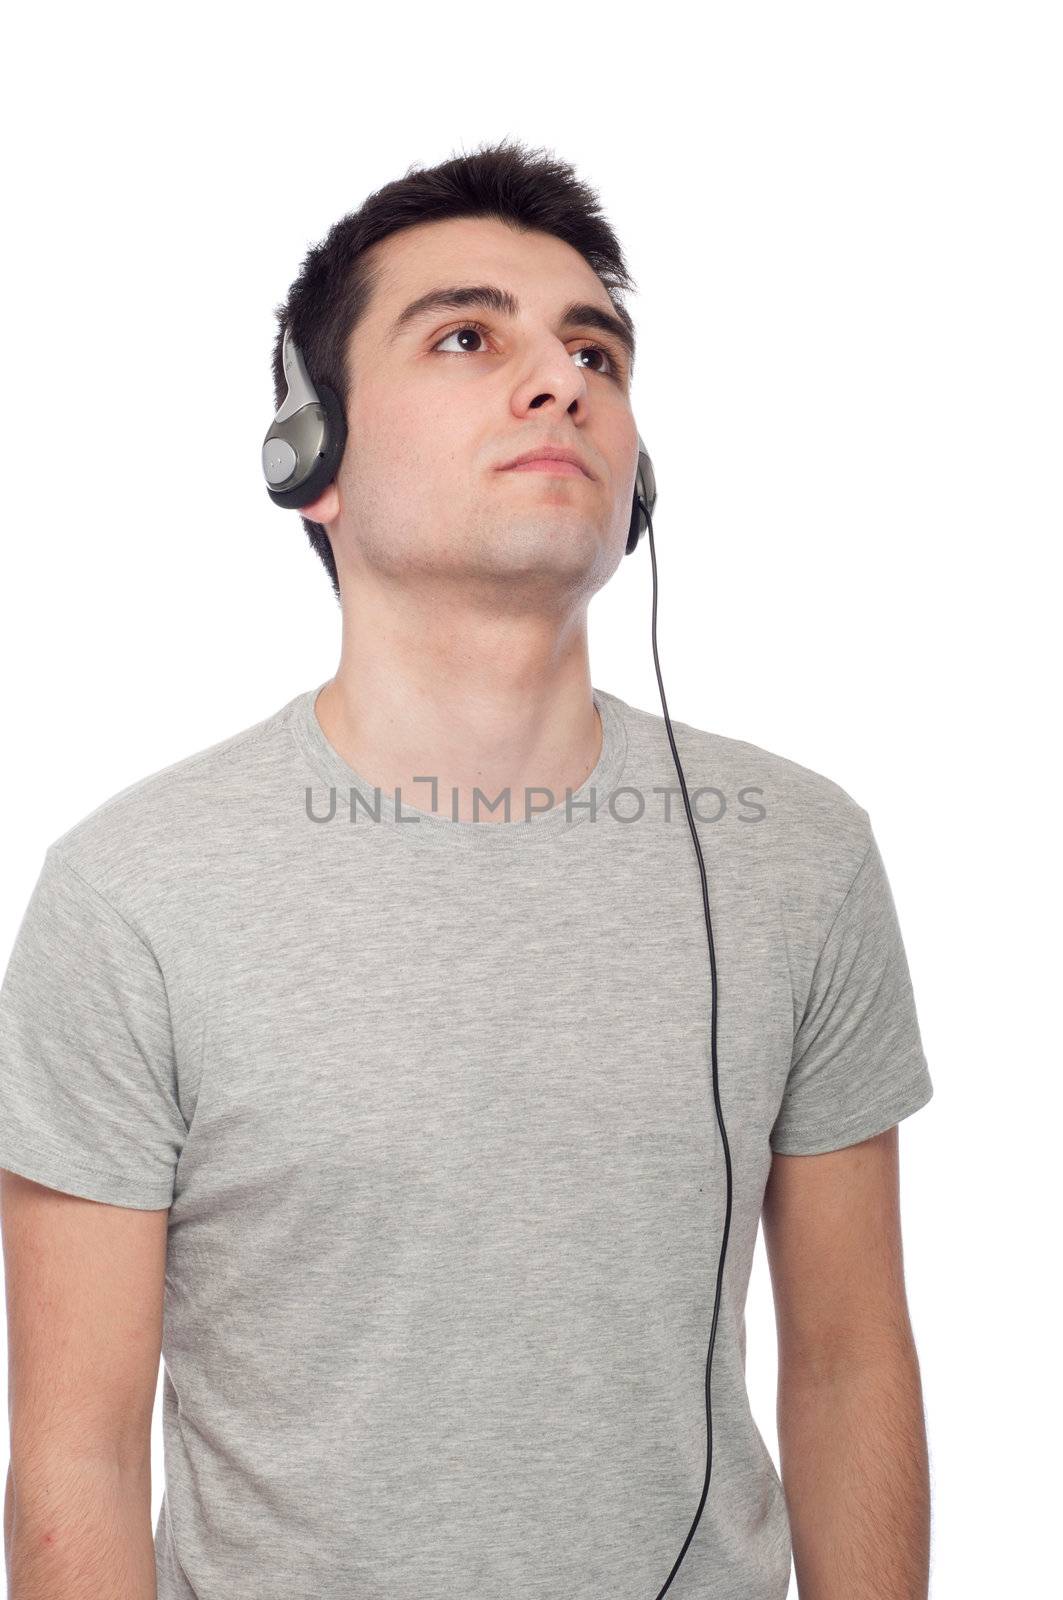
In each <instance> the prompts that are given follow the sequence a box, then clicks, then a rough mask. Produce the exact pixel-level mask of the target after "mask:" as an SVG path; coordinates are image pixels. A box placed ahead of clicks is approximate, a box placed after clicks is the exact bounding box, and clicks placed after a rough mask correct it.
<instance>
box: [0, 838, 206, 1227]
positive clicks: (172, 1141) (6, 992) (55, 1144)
mask: <svg viewBox="0 0 1063 1600" xmlns="http://www.w3.org/2000/svg"><path fill="white" fill-rule="evenodd" d="M186 1132H187V1127H186V1124H185V1121H184V1118H183V1117H182V1115H181V1111H180V1108H179V1105H178V1102H177V1094H176V1071H175V1064H174V1052H173V1041H172V1033H171V1028H170V1014H169V1006H168V1003H167V997H166V986H165V982H164V979H163V974H162V972H161V970H160V968H159V964H158V962H157V960H156V959H155V956H154V955H153V953H152V951H151V950H150V948H149V947H148V945H147V944H146V943H145V941H144V940H143V939H142V938H141V936H140V934H139V933H137V932H136V931H135V930H134V928H133V927H132V926H131V924H130V923H129V922H127V921H126V920H125V919H124V918H123V917H122V916H121V915H120V914H119V913H118V911H116V910H115V909H114V907H113V906H112V905H111V903H110V901H109V900H107V899H106V898H105V897H104V896H103V895H102V894H101V893H100V892H99V891H98V890H97V889H96V888H95V887H93V886H92V885H91V884H90V883H88V882H87V881H86V879H85V878H83V877H82V876H81V875H80V874H79V873H78V872H77V870H76V869H75V868H74V867H73V866H72V865H70V864H69V863H68V862H67V860H66V859H65V858H64V857H63V856H62V855H60V854H59V853H58V851H57V849H56V847H55V846H54V845H51V846H49V848H48V850H47V851H46V853H45V857H44V863H43V865H42V867H41V871H40V875H39V877H38V879H37V883H36V885H35V887H34V889H33V893H32V895H31V896H30V900H29V903H28V905H27V907H26V910H25V912H24V913H23V917H22V922H21V924H20V926H19V929H18V933H17V935H16V938H15V944H14V948H13V950H12V952H11V956H10V959H9V961H8V965H7V970H6V972H5V974H4V979H3V984H2V985H0V1167H5V1168H7V1169H8V1170H10V1171H12V1172H16V1173H19V1174H21V1175H22V1176H23V1177H26V1178H32V1179H33V1180H35V1181H36V1182H37V1183H43V1184H47V1185H48V1186H49V1187H51V1188H54V1189H61V1190H64V1191H65V1192H66V1193H68V1194H75V1195H82V1196H84V1197H85V1198H86V1199H90V1200H102V1201H106V1202H107V1203H109V1204H111V1205H120V1206H132V1207H138V1208H141V1209H145V1210H152V1209H161V1208H163V1207H168V1206H169V1205H170V1203H171V1201H172V1198H173V1186H174V1174H175V1170H176V1165H177V1160H178V1157H179V1155H180V1151H181V1146H182V1144H183V1141H184V1136H185V1134H186Z"/></svg>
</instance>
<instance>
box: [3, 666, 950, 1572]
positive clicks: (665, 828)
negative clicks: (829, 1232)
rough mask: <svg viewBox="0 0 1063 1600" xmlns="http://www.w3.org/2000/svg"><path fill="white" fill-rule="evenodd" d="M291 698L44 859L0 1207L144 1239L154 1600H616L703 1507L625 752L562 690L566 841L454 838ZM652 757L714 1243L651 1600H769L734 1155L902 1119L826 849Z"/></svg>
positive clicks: (813, 810) (743, 1172)
mask: <svg viewBox="0 0 1063 1600" xmlns="http://www.w3.org/2000/svg"><path fill="white" fill-rule="evenodd" d="M321 687H322V685H319V686H318V688H316V689H312V690H308V691H307V692H305V693H303V694H300V695H298V696H296V698H295V699H293V700H291V701H290V702H289V703H288V704H287V705H285V706H283V707H282V708H281V709H280V710H279V711H277V712H276V713H275V714H274V715H272V716H270V717H268V718H266V719H265V720H264V721H262V722H259V723H257V724H256V725H254V726H253V727H250V728H247V729H245V730H243V731H242V732H240V733H237V734H235V735H233V736H232V737H231V738H228V739H226V740H224V741H222V742H221V743H219V744H216V745H213V746H212V747H210V748H209V749H206V750H203V751H200V752H199V753H197V754H195V755H192V756H189V757H187V758H186V759H184V760H182V761H178V762H177V763H175V764H174V765H172V766H170V767H167V768H166V769H164V770H163V771H161V772H157V773H154V774H152V775H150V776H149V777H146V778H144V779H142V780H141V781H140V782H138V783H134V784H133V785H131V786H130V787H129V788H127V789H125V790H123V791H122V792H120V793H118V794H115V795H113V796H111V797H110V798H109V799H108V800H106V801H105V802H104V803H103V804H102V805H100V806H99V807H98V808H97V809H96V810H94V811H92V812H91V813H89V814H88V815H87V816H85V817H83V818H82V819H81V820H80V821H79V822H77V823H76V824H75V825H74V826H73V827H71V828H70V829H69V830H68V831H67V832H66V833H64V834H62V835H61V836H60V837H59V838H57V839H56V840H55V841H54V842H53V843H52V844H51V845H50V846H49V847H48V849H47V851H46V853H45V856H44V860H43V866H42V868H41V873H40V877H39V880H38V882H37V884H36V887H35V889H34V891H33V895H32V898H31V900H30V902H29V905H28V907H27V910H26V912H25V915H24V918H23V921H22V924H21V927H20V929H19V932H18V936H17V940H16V943H15V947H14V951H13V953H12V956H11V959H10V962H9V965H8V968H7V973H6V977H5V979H4V984H3V988H2V991H0V1166H4V1167H7V1168H10V1169H13V1170H14V1171H15V1172H19V1173H23V1174H25V1175H26V1176H28V1177H30V1178H34V1179H36V1180H37V1181H38V1182H40V1183H44V1184H48V1185H51V1186H53V1187H55V1188H57V1189H61V1190H65V1191H67V1192H70V1193H73V1194H79V1195H84V1196H87V1197H89V1198H90V1199H94V1200H100V1201H105V1202H108V1203H110V1204H112V1205H121V1206H133V1207H137V1208H156V1207H169V1210H170V1216H169V1236H168V1248H167V1273H166V1290H165V1293H166V1300H165V1321H164V1334H163V1359H164V1366H163V1439H164V1446H165V1468H166V1480H165V1495H164V1499H163V1502H162V1507H161V1511H160V1515H159V1519H158V1523H157V1525H156V1528H155V1540H156V1552H157V1562H158V1586H159V1587H158V1593H159V1600H191V1597H196V1600H340V1597H342V1600H354V1597H356V1596H365V1597H366V1600H379V1597H380V1596H384V1595H386V1596H388V1597H389V1600H414V1597H416V1600H454V1596H456V1595H466V1594H468V1595H473V1596H486V1595H496V1594H505V1595H519V1596H521V1600H558V1597H559V1596H561V1595H565V1596H572V1597H574V1600H575V1597H582V1600H601V1597H602V1596H604V1595H609V1596H623V1597H625V1600H653V1597H654V1596H655V1595H656V1594H657V1593H658V1591H659V1590H660V1587H661V1585H662V1583H663V1582H664V1581H665V1578H666V1577H667V1575H668V1573H669V1571H670V1570H671V1567H672V1565H673V1562H674V1560H675V1558H676V1556H677V1555H678V1553H679V1550H680V1548H681V1546H682V1543H683V1540H684V1539H685V1538H686V1535H687V1532H688V1530H689V1528H690V1525H691V1522H692V1519H693V1517H694V1514H695V1511H696V1509H697V1503H698V1499H699V1496H700V1494H701V1490H702V1486H703V1482H704V1473H705V1458H706V1412H705V1360H706V1354H707V1350H708V1340H709V1331H710V1324H711V1318H712V1307H713V1298H714V1293H715V1282H716V1271H717V1264H718V1260H719V1250H720V1241H721V1232H722V1227H723V1219H724V1206H725V1199H726V1190H725V1182H726V1180H725V1169H724V1163H723V1149H722V1144H721V1141H720V1135H719V1129H718V1127H717V1123H716V1116H715V1110H714V1106H713V1100H712V1073H711V1057H710V998H711V990H710V977H709V962H708V946H707V940H706V936H705V922H704V912H703V908H702V897H701V882H700V876H699V872H698V866H697V857H696V854H695V851H694V846H693V841H692V839H691V836H690V830H689V825H688V822H687V817H686V813H685V810H684V807H683V803H682V796H681V794H680V792H679V787H678V779H677V776H676V772H675V767H674V765H673V761H672V755H671V751H670V748H669V745H668V739H667V734H666V730H665V724H664V720H663V718H662V717H661V716H659V715H654V714H652V713H650V712H647V711H642V710H639V709H637V708H635V707H632V706H630V705H628V704H627V703H625V702H624V701H623V700H621V699H619V697H617V696H615V695H611V694H608V693H606V692H605V691H603V690H601V689H597V688H595V689H594V698H595V701H596V703H597V706H598V709H599V711H600V713H601V717H602V724H603V732H604V742H603V747H602V751H601V756H600V758H599V760H598V763H597V765H596V767H595V768H594V770H593V772H592V773H591V774H590V775H589V777H588V778H587V780H586V782H585V783H584V784H583V785H582V786H581V788H580V789H579V790H577V791H576V792H575V794H574V795H572V796H571V804H568V805H566V797H565V796H564V795H561V796H557V797H553V796H549V795H548V794H547V795H545V796H544V795H538V796H532V797H531V798H532V804H533V805H540V806H547V805H548V806H549V807H550V809H547V810H542V811H539V812H537V813H534V814H532V815H530V816H528V817H525V814H524V800H525V796H524V791H523V790H519V791H518V790H515V791H514V793H513V795H512V797H511V799H512V810H511V820H510V821H509V822H499V821H490V820H481V821H455V820H453V819H452V816H451V813H450V806H449V797H448V796H446V795H444V794H443V793H442V792H440V794H439V796H438V797H437V807H438V809H436V810H435V811H433V807H432V795H431V791H430V788H429V786H428V785H427V784H425V785H424V786H423V787H422V788H420V789H419V790H418V791H417V792H415V793H406V792H404V793H402V794H401V797H400V804H399V807H398V815H399V816H401V817H402V818H404V819H406V820H397V808H396V805H395V797H394V795H393V794H392V793H390V792H388V791H383V792H380V791H375V790H374V789H373V788H371V787H370V785H369V784H367V783H366V782H365V781H364V780H363V779H362V778H361V777H360V776H359V775H358V774H357V773H355V772H354V771H353V770H352V769H351V768H350V766H348V764H347V763H346V762H345V761H344V760H343V759H342V758H341V756H340V755H339V754H338V752H337V751H336V750H335V749H334V748H333V746H332V745H331V744H330V743H329V741H328V740H327V739H326V737H325V735H324V732H323V730H322V728H321V726H320V724H319V723H318V721H317V718H316V715H315V713H314V702H315V700H316V697H317V693H318V692H319V689H320V688H321ZM673 730H674V733H675V738H676V743H677V746H678V748H679V752H680V757H681V759H682V760H683V766H684V771H685V774H686V779H687V784H688V788H689V790H690V792H691V797H692V801H693V803H694V804H695V806H696V810H697V815H698V817H699V819H701V820H699V822H698V832H699V838H700V840H701V845H702V850H703V853H704V857H705V868H706V874H707V878H708V883H709V894H710V901H711V907H712V915H713V932H714V935H715V941H716V953H717V962H718V972H719V1019H718V1058H719V1068H720V1095H721V1102H722V1105H723V1112H724V1120H725V1123H726V1127H727V1134H728V1140H729V1143H730V1148H731V1156H732V1161H733V1172H734V1210H733V1217H732V1224H731V1234H730V1240H729V1244H728V1251H727V1262H726V1268H725V1275H724V1289H723V1300H722V1305H721V1314H720V1324H719V1328H718V1332H717V1340H716V1351H715V1356H714V1360H713V1371H712V1402H713V1403H712V1412H713V1470H712V1481H711V1484H710V1487H709V1493H708V1500H707V1502H706V1505H705V1508H704V1511H703V1513H702V1516H701V1520H700V1523H699V1525H698V1528H697V1531H696V1533H695V1535H694V1538H693V1540H692V1541H691V1544H690V1547H689V1549H688V1550H687V1552H686V1555H685V1557H684V1560H683V1563H682V1565H681V1567H680V1569H679V1571H678V1573H677V1574H676V1577H675V1579H674V1581H673V1584H672V1587H671V1589H670V1591H669V1593H670V1594H672V1595H674V1596H675V1597H676V1600H684V1597H689V1600H708V1597H709V1596H712V1597H713V1600H783V1597H784V1596H785V1594H786V1592H787V1587H788V1582H789V1575H790V1537H789V1532H790V1530H789V1526H788V1521H787V1513H786V1505H785V1500H784V1497H783V1492H782V1488H781V1485H780V1482H779V1478H778V1475H777V1473H776V1471H775V1467H774V1465H773V1462H772V1458H771V1456H770V1454H769V1452H768V1449H767V1448H766V1446H765V1443H764V1440H763V1438H762V1437H761V1434H760V1432H759V1430H758V1428H757V1426H756V1424H755V1422H754V1420H753V1417H752V1414H751V1412H750V1408H749V1401H748V1396H747V1392H746V1385H745V1345H746V1337H745V1316H744V1305H745V1298H746V1289H747V1285H748V1280H749V1273H750V1267H751V1263H752V1258H753V1250H754V1244H755V1241H756V1234H757V1227H758V1222H759V1216H760V1210H761V1202H762V1199H763V1193H764V1186H765V1182H766V1179H767V1177H768V1173H769V1169H770V1166H771V1160H772V1152H773V1151H782V1152H785V1153H787V1154H802V1153H804V1154H814V1153H816V1152H819V1151H824V1150H832V1149H835V1148H838V1147H839V1146H842V1145H847V1144H852V1143H855V1142H856V1141H858V1140H861V1139H865V1138H869V1137H870V1136H871V1135H873V1134H876V1133H879V1132H881V1131H882V1130H884V1129H886V1128H888V1127H890V1126H891V1125H892V1124H894V1123H896V1122H897V1121H899V1120H900V1119H901V1118H903V1117H906V1116H908V1115H910V1114H911V1113H912V1112H913V1111H915V1110H917V1109H918V1108H919V1107H920V1106H923V1105H925V1104H926V1102H927V1101H928V1100H929V1099H930V1096H931V1094H932V1087H931V1082H930V1077H929V1073H928V1070H927V1064H926V1060H925V1057H924V1054H923V1050H922V1046H921V1042H920V1036H919V1029H918V1024H917V1021H916V1013H915V1007H914V1002H913V996H912V988H911V983H910V980H909V973H908V967H907V963H906V960H905V955H904V950H903V946H902V942H901V936H900V933H899V930H898V924H897V919H896V915H895V911H894V905H893V901H892V898H891V894H890V889H889V886H888V883H887V879H886V876H885V873H884V871H883V866H882V861H881V858H880V855H879V851H878V847H877V845H876V842H875V839H874V836H873V834H872V832H871V827H870V824H869V820H868V815H867V813H866V811H864V810H863V809H862V808H861V807H860V806H859V805H857V804H856V803H855V802H854V801H853V800H852V799H851V798H850V797H849V796H848V795H847V794H846V793H845V792H844V791H843V790H842V789H840V788H839V787H838V786H837V785H836V784H834V783H832V782H830V781H829V780H828V779H826V778H824V777H821V776H820V775H818V774H817V773H815V772H811V771H809V770H807V769H806V768H804V767H801V766H798V765H796V764H795V763H794V762H792V761H789V760H786V759H784V758H783V757H781V756H777V755H773V754H771V753H769V752H767V751H765V750H762V749H759V748H757V747H756V746H754V745H752V744H747V743H743V742H741V741H738V740H734V739H728V738H723V737H721V736H718V735H716V734H711V733H706V732H703V731H701V730H699V729H697V728H694V727H691V726H689V725H688V724H686V723H683V722H677V721H673ZM425 776H426V777H428V776H430V774H425ZM697 790H701V791H702V792H701V793H700V794H696V793H695V791H697ZM592 791H593V793H592ZM666 791H670V792H666ZM494 798H495V797H494V796H488V801H490V800H491V799H494ZM592 799H593V801H594V802H595V804H596V811H595V812H594V814H592V812H591V809H590V805H591V802H592ZM333 801H334V809H333V808H332V802H333ZM352 801H353V811H352ZM374 812H377V813H378V815H379V820H377V817H376V816H375V815H374ZM481 815H482V816H485V817H486V816H488V815H489V813H487V811H486V810H484V811H483V812H482V813H481ZM410 818H413V819H414V820H409V819H410Z"/></svg>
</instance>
